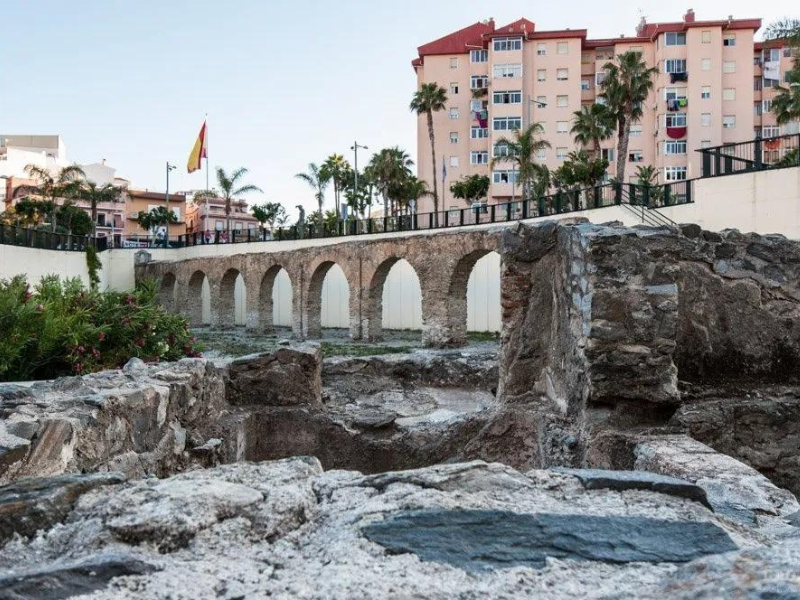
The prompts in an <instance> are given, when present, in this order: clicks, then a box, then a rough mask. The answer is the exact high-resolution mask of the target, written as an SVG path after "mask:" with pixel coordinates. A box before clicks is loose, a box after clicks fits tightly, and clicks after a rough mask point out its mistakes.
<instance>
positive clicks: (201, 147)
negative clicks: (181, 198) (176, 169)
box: [186, 121, 208, 173]
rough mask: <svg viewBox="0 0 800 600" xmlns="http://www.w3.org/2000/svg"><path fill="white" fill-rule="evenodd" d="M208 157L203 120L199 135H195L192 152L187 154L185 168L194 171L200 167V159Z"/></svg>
mask: <svg viewBox="0 0 800 600" xmlns="http://www.w3.org/2000/svg"><path fill="white" fill-rule="evenodd" d="M207 157H208V145H207V142H206V122H205V121H203V127H201V128H200V135H199V136H197V141H196V142H195V143H194V148H192V153H191V154H190V155H189V162H187V163H186V169H187V170H188V171H189V173H194V172H195V171H198V170H199V169H200V168H201V164H200V163H201V161H202V159H204V158H207Z"/></svg>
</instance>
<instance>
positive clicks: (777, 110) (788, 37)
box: [764, 19, 800, 164]
mask: <svg viewBox="0 0 800 600" xmlns="http://www.w3.org/2000/svg"><path fill="white" fill-rule="evenodd" d="M764 37H765V38H766V39H768V40H783V41H784V42H785V43H786V44H787V45H789V46H790V47H792V48H793V49H794V50H795V52H797V51H798V49H800V19H781V20H779V21H776V22H775V23H772V24H770V26H769V27H767V31H766V34H765V36H764ZM796 57H797V54H796V55H795V60H794V64H793V65H792V68H791V69H790V70H789V72H788V73H787V74H786V83H788V86H777V87H776V88H775V90H776V91H777V92H778V93H777V94H776V96H775V98H773V100H772V109H771V110H772V113H773V114H774V115H775V120H776V121H777V122H778V125H785V124H786V123H790V122H791V121H795V120H797V119H800V61H798V60H797V58H796ZM790 158H793V157H790ZM795 162H796V161H794V162H791V163H790V164H795Z"/></svg>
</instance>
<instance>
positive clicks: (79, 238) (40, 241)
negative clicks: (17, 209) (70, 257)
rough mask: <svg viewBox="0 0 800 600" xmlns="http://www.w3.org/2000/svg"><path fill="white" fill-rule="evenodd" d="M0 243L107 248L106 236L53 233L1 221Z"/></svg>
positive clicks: (70, 248)
mask: <svg viewBox="0 0 800 600" xmlns="http://www.w3.org/2000/svg"><path fill="white" fill-rule="evenodd" d="M0 244H2V245H5V246H24V247H26V248H41V249H43V250H64V251H66V252H83V251H85V250H86V248H87V247H89V246H94V247H95V249H96V250H98V251H103V250H107V249H108V247H109V244H108V238H105V237H96V238H93V237H92V236H89V235H71V234H67V233H53V232H51V231H43V230H41V229H29V228H25V227H17V226H15V225H3V224H2V223H0Z"/></svg>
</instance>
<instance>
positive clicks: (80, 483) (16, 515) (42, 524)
mask: <svg viewBox="0 0 800 600" xmlns="http://www.w3.org/2000/svg"><path fill="white" fill-rule="evenodd" d="M123 481H125V477H124V476H123V475H122V474H120V473H94V474H88V475H81V474H78V475H60V476H58V477H36V478H29V479H20V480H19V481H15V482H14V483H12V484H9V485H6V486H3V487H0V544H2V543H4V542H5V541H6V540H8V539H9V538H11V537H12V536H13V535H14V534H15V533H18V534H20V535H22V536H30V535H33V534H34V533H36V532H37V531H38V530H40V529H47V528H48V527H50V526H51V525H53V524H55V523H60V522H61V521H63V520H64V519H65V518H66V517H67V515H68V514H69V512H70V511H71V510H72V507H73V506H74V504H75V501H76V500H77V499H78V498H79V497H80V496H81V495H82V494H85V493H86V492H88V491H90V490H92V489H94V488H96V487H99V486H103V485H113V484H117V483H122V482H123Z"/></svg>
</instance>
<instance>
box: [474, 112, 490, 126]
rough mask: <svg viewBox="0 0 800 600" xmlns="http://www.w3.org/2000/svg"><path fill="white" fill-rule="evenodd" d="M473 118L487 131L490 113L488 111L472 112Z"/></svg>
mask: <svg viewBox="0 0 800 600" xmlns="http://www.w3.org/2000/svg"><path fill="white" fill-rule="evenodd" d="M472 118H473V119H475V120H476V121H477V122H478V125H480V126H481V128H482V129H485V128H486V127H488V126H489V111H488V110H485V109H484V110H476V111H473V112H472Z"/></svg>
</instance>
